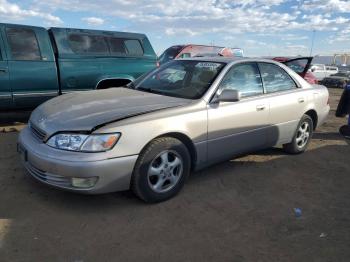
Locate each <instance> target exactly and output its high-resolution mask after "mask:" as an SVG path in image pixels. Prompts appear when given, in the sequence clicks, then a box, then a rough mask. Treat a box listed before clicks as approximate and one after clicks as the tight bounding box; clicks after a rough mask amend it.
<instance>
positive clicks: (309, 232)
mask: <svg viewBox="0 0 350 262" xmlns="http://www.w3.org/2000/svg"><path fill="white" fill-rule="evenodd" d="M330 91H331V106H332V112H331V113H330V117H329V120H328V121H327V122H326V124H325V125H324V126H322V127H321V128H319V130H318V131H317V133H316V134H315V135H314V138H313V140H312V143H311V145H310V147H309V149H308V151H307V152H306V153H304V154H302V155H297V156H290V155H286V154H284V153H283V152H282V151H281V150H280V149H278V148H276V149H270V150H265V151H261V152H258V153H254V154H251V155H247V156H245V157H241V158H238V159H234V160H231V161H228V162H225V163H222V164H219V165H216V166H213V167H211V168H208V169H206V170H203V171H201V172H198V173H195V174H192V175H191V177H190V178H189V180H188V182H187V184H186V185H185V188H184V190H183V191H182V192H181V193H180V194H179V195H178V196H177V197H176V198H174V199H171V200H170V201H167V202H164V203H160V204H155V205H146V204H144V203H143V202H141V201H139V200H138V199H137V198H135V197H134V196H133V194H132V193H130V192H123V193H113V194H106V195H99V196H86V195H78V194H72V193H67V192H63V191H60V190H56V189H53V188H50V187H47V186H45V185H42V184H40V183H39V182H36V181H34V180H33V179H32V178H31V177H29V176H28V175H27V174H26V172H25V171H24V169H23V168H22V167H21V165H20V162H19V158H18V156H17V153H16V139H17V135H18V133H17V132H7V133H6V132H5V133H0V261H72V262H73V261H80V262H81V261H152V262H153V261H337V262H338V261H350V163H349V161H350V158H349V156H350V146H349V144H350V143H349V141H345V140H344V139H343V138H342V137H341V136H340V135H338V128H339V126H340V125H342V124H344V123H345V121H346V120H345V119H336V118H335V117H334V109H335V107H336V105H337V102H338V101H339V95H340V90H330ZM16 117H18V116H16ZM21 118H22V117H21V116H19V121H21V120H22V121H25V120H23V119H21ZM24 118H25V117H24ZM9 119H10V118H9V117H7V118H6V117H5V122H3V123H2V126H3V127H4V126H8V123H6V121H7V122H8V121H9ZM10 120H11V121H12V122H13V119H10ZM16 121H17V120H15V121H14V122H16ZM15 124H16V125H17V126H21V124H20V123H15ZM294 208H300V209H301V210H302V214H301V216H300V217H296V215H295V212H294Z"/></svg>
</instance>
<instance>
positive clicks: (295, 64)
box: [272, 57, 318, 85]
mask: <svg viewBox="0 0 350 262" xmlns="http://www.w3.org/2000/svg"><path fill="white" fill-rule="evenodd" d="M272 59H273V60H275V61H278V62H280V63H283V64H285V65H286V66H288V67H289V68H291V69H293V71H294V72H296V73H298V74H299V75H300V76H301V77H302V78H304V79H305V80H306V81H307V82H308V83H310V84H313V85H315V84H317V83H318V81H317V79H316V77H315V76H314V75H313V74H312V73H311V72H309V71H308V70H309V68H310V66H311V62H312V57H297V58H290V57H274V58H272Z"/></svg>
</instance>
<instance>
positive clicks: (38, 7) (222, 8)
mask: <svg viewBox="0 0 350 262" xmlns="http://www.w3.org/2000/svg"><path fill="white" fill-rule="evenodd" d="M0 22H2V23H17V24H27V25H36V26H43V27H51V26H56V27H57V26H58V27H70V28H87V29H103V30H112V31H127V32H138V33H144V34H146V35H147V36H148V37H149V39H150V41H151V43H152V45H153V48H154V49H155V51H156V53H157V54H161V52H162V51H164V49H166V48H167V47H169V46H171V45H176V44H189V43H192V44H205V45H208V44H214V45H218V46H226V47H240V48H242V49H243V50H244V52H245V55H247V56H294V55H310V51H311V46H312V39H314V45H313V51H312V55H332V54H334V53H342V52H349V53H350V0H305V1H302V0H235V1H229V0H130V1H128V0H103V1H97V0H22V1H21V0H0Z"/></svg>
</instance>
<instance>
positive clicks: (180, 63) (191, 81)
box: [134, 60, 225, 99]
mask: <svg viewBox="0 0 350 262" xmlns="http://www.w3.org/2000/svg"><path fill="white" fill-rule="evenodd" d="M224 66H225V64H224V63H217V62H205V61H194V60H192V61H191V60H174V61H172V62H169V63H168V64H166V65H164V66H161V67H160V68H159V69H157V70H156V71H154V72H153V73H150V74H149V75H148V76H146V77H145V78H144V79H142V80H141V81H138V83H137V84H135V87H134V88H135V89H138V90H143V91H146V92H151V93H156V94H162V95H167V96H174V97H181V98H187V99H198V98H200V97H202V96H203V95H204V93H205V92H206V91H207V90H208V88H209V86H210V85H211V84H212V83H213V81H214V80H215V78H216V76H217V75H218V74H219V72H220V71H221V69H222V68H223V67H224Z"/></svg>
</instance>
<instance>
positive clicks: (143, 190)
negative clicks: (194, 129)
mask: <svg viewBox="0 0 350 262" xmlns="http://www.w3.org/2000/svg"><path fill="white" fill-rule="evenodd" d="M190 169H191V156H190V153H189V151H188V149H187V147H186V146H185V145H184V144H183V143H182V142H181V141H179V140H178V139H176V138H173V137H160V138H156V139H154V140H152V141H151V142H150V143H149V144H148V145H147V146H146V148H145V149H144V150H143V151H142V152H141V154H140V156H139V158H138V159H137V161H136V164H135V168H134V172H133V175H132V178H131V190H132V191H133V192H134V193H135V195H136V196H138V197H139V198H140V199H141V200H143V201H145V202H148V203H157V202H161V201H165V200H167V199H169V198H172V197H174V196H175V195H176V194H177V193H178V192H179V191H180V190H181V189H182V187H183V186H184V184H185V181H186V179H187V177H188V176H189V174H190Z"/></svg>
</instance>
